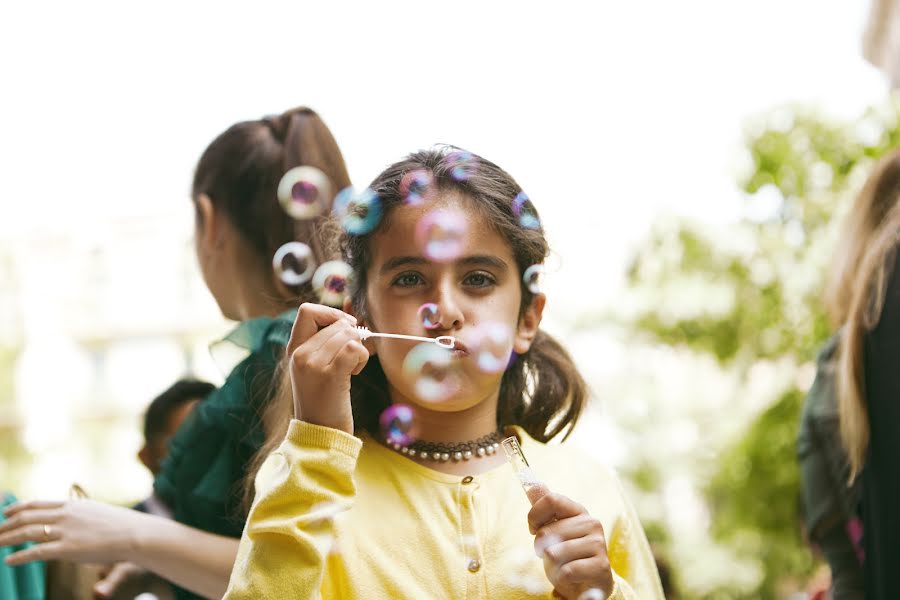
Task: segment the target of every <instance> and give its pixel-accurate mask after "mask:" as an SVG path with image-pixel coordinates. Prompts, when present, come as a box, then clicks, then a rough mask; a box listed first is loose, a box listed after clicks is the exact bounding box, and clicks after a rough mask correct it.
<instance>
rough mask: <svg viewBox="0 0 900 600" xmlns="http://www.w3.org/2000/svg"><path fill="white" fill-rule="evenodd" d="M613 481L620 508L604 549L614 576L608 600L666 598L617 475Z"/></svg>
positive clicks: (645, 537)
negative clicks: (615, 485)
mask: <svg viewBox="0 0 900 600" xmlns="http://www.w3.org/2000/svg"><path fill="white" fill-rule="evenodd" d="M616 484H617V487H618V491H619V496H620V497H621V499H622V506H623V510H622V513H621V514H620V515H619V516H618V518H617V519H616V522H615V523H613V527H612V531H608V532H607V534H606V546H607V553H608V556H609V563H610V566H611V567H612V570H613V578H614V579H615V588H614V589H613V593H612V594H610V596H609V599H608V600H632V599H635V600H665V596H664V595H663V590H662V584H661V583H660V581H659V571H658V570H657V569H656V561H655V560H654V559H653V553H652V552H651V551H650V544H649V542H647V535H646V534H645V533H644V528H643V526H641V521H640V519H638V516H637V513H636V512H635V510H634V507H633V506H632V505H631V503H630V502H629V501H628V499H627V498H626V497H625V492H624V490H623V489H622V484H621V483H620V482H619V480H618V478H616Z"/></svg>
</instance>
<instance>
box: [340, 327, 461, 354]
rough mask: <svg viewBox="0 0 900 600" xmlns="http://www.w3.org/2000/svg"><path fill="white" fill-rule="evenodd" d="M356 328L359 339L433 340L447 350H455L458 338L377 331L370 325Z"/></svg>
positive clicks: (432, 341)
mask: <svg viewBox="0 0 900 600" xmlns="http://www.w3.org/2000/svg"><path fill="white" fill-rule="evenodd" d="M356 330H357V331H358V332H359V339H360V340H361V341H365V340H367V339H369V338H373V337H380V338H392V339H395V340H412V341H414V342H431V343H434V344H437V345H438V346H440V347H441V348H446V349H447V350H453V349H454V348H455V347H456V338H455V337H453V336H449V335H442V336H439V337H436V338H430V337H422V336H418V335H404V334H402V333H377V332H375V331H370V330H369V328H368V327H357V328H356Z"/></svg>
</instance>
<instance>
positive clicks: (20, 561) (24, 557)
mask: <svg viewBox="0 0 900 600" xmlns="http://www.w3.org/2000/svg"><path fill="white" fill-rule="evenodd" d="M62 555H63V544H62V542H50V543H48V544H37V545H36V546H32V547H30V548H26V549H25V550H19V551H18V552H14V553H13V554H10V555H9V556H7V557H6V561H5V562H6V564H7V565H9V566H10V567H16V566H19V565H24V564H25V563H30V562H32V561H35V560H55V559H57V558H60V557H61V556H62Z"/></svg>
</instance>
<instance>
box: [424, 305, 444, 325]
mask: <svg viewBox="0 0 900 600" xmlns="http://www.w3.org/2000/svg"><path fill="white" fill-rule="evenodd" d="M419 320H420V321H421V322H422V325H424V326H425V329H437V328H438V327H440V325H441V309H440V308H438V305H437V304H434V303H432V302H429V303H427V304H423V305H422V306H420V307H419Z"/></svg>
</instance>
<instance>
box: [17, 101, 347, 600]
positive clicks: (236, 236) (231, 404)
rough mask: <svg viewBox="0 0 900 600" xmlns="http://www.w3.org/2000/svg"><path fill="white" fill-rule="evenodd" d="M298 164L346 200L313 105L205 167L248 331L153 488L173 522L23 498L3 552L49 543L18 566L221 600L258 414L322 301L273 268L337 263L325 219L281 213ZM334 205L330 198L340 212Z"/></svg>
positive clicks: (184, 599)
mask: <svg viewBox="0 0 900 600" xmlns="http://www.w3.org/2000/svg"><path fill="white" fill-rule="evenodd" d="M298 166H304V167H315V168H316V169H318V170H319V171H320V172H321V173H323V174H324V176H325V177H327V179H328V182H329V184H330V187H332V188H334V189H335V190H337V189H341V188H345V187H347V186H349V185H350V178H349V175H348V173H347V168H346V166H345V164H344V159H343V156H342V154H341V151H340V149H339V148H338V145H337V143H336V142H335V140H334V138H333V137H332V135H331V132H330V131H329V129H328V127H327V126H326V125H325V123H324V122H323V121H322V119H321V118H320V117H319V115H318V114H316V113H315V112H314V111H312V110H311V109H309V108H305V107H299V108H295V109H292V110H289V111H286V112H284V113H282V114H281V115H277V116H272V117H267V118H264V119H255V120H251V121H243V122H240V123H236V124H234V125H232V126H231V127H229V128H228V129H227V130H225V131H224V132H223V133H222V134H221V135H219V136H218V137H217V138H216V139H215V140H213V141H212V143H211V144H210V145H209V146H208V147H207V148H206V150H205V151H204V152H203V155H202V156H201V157H200V161H199V163H198V164H197V169H196V172H195V175H194V182H193V189H192V194H191V197H192V201H193V208H194V212H195V217H196V232H195V233H196V250H197V258H198V261H199V263H200V268H201V271H202V273H203V279H204V281H205V283H206V285H207V287H208V288H209V291H210V293H211V294H212V295H213V297H214V298H215V300H216V302H217V303H218V305H219V308H220V309H221V311H222V314H223V315H224V316H225V317H226V318H228V319H231V320H234V321H239V322H240V324H239V325H238V326H237V328H236V329H235V330H234V331H232V333H231V334H229V336H228V337H227V338H226V339H227V340H228V341H229V342H231V343H233V344H234V345H236V346H239V347H240V348H241V350H242V351H243V355H244V356H245V358H244V359H243V360H242V361H241V362H240V363H239V364H238V365H237V366H235V367H234V369H233V370H232V371H231V372H230V373H229V375H228V377H227V378H226V380H225V383H224V384H223V385H222V387H221V388H219V389H217V390H215V391H214V392H213V393H211V394H210V395H209V397H207V398H206V400H204V401H203V402H202V403H201V404H199V405H198V406H197V408H196V409H195V410H194V411H192V413H191V415H190V416H189V417H188V419H187V420H186V421H185V423H184V424H183V425H182V426H181V427H180V428H179V430H178V432H177V433H176V434H175V436H174V437H173V438H172V441H171V443H170V445H169V456H168V458H167V459H166V460H165V461H164V462H163V463H162V466H161V470H160V472H159V473H158V474H157V476H156V481H155V484H154V489H155V495H156V497H157V498H158V499H159V500H161V501H162V503H163V504H165V505H166V506H167V507H168V508H169V509H170V510H171V512H172V519H171V520H170V519H166V518H163V517H159V516H154V515H147V514H144V513H140V512H137V511H134V510H129V509H125V508H121V507H117V506H112V505H109V504H104V503H101V502H95V501H91V500H75V501H70V502H55V501H32V502H22V503H20V504H17V505H15V506H12V507H10V508H9V509H7V511H6V516H7V517H9V520H8V521H7V522H6V523H4V524H2V525H0V546H5V545H13V544H20V543H22V542H24V541H36V542H40V543H39V544H38V545H36V546H33V547H32V548H30V549H28V550H25V551H22V552H18V553H16V554H14V555H12V556H10V557H8V558H7V562H8V564H13V565H15V564H21V563H25V562H29V561H33V560H53V559H62V560H68V561H76V562H97V563H111V562H116V561H128V562H121V563H120V564H119V566H117V567H116V569H115V570H113V572H112V574H111V575H110V576H109V577H107V579H106V580H105V581H102V582H100V583H99V584H98V585H97V587H96V588H95V592H96V593H97V595H99V596H101V597H108V596H110V595H112V594H113V592H114V590H115V588H116V586H117V585H119V584H120V582H121V581H122V580H123V579H125V578H126V577H139V576H140V575H141V574H142V572H143V571H150V572H152V573H155V574H157V575H159V576H161V577H162V578H164V579H166V580H168V581H170V582H172V583H175V584H177V586H178V587H177V588H176V590H175V592H176V597H177V598H178V599H179V600H189V599H193V598H198V597H206V598H221V596H222V594H223V593H224V591H225V588H226V586H227V584H228V577H229V574H230V573H231V568H232V565H233V564H234V557H235V555H236V553H237V547H238V539H237V538H238V537H239V536H240V535H241V531H242V530H243V527H244V520H245V518H246V509H245V508H244V502H243V496H245V495H247V496H250V497H251V498H252V490H250V489H244V482H245V479H246V478H247V475H248V470H249V465H250V462H251V459H252V458H253V456H254V454H255V453H257V451H258V450H259V448H260V447H261V445H262V444H263V442H264V441H265V437H266V436H265V434H264V431H263V429H264V427H263V423H262V422H261V417H260V414H261V413H264V412H265V410H266V409H267V406H268V405H270V399H271V398H272V396H273V386H272V380H273V378H274V377H275V370H276V368H277V366H278V364H279V362H280V361H281V360H282V358H283V356H284V348H285V345H286V343H287V341H288V339H289V336H290V331H291V325H292V323H293V320H294V317H295V315H296V310H297V309H296V307H297V306H298V305H299V304H300V302H302V301H303V300H304V299H308V300H312V299H314V298H315V297H316V294H315V293H314V290H313V289H312V286H311V285H310V284H308V283H305V284H301V285H299V286H286V285H285V282H284V281H283V280H282V279H280V278H279V277H277V276H276V274H275V273H274V272H273V255H275V254H276V252H277V251H278V249H279V248H280V247H282V245H284V244H286V243H288V242H292V241H300V242H305V243H306V244H308V245H309V247H310V249H311V252H312V254H313V256H314V258H315V262H317V263H321V262H323V261H325V260H327V259H329V258H333V256H331V252H330V250H329V248H330V247H331V248H333V247H334V246H335V244H334V243H333V242H334V241H333V240H332V241H331V243H329V240H328V239H327V237H325V234H328V233H329V231H327V230H325V229H322V225H323V223H326V222H328V221H326V220H325V218H324V217H320V218H318V219H305V220H294V219H293V218H292V217H291V216H290V215H289V214H288V213H287V212H286V210H285V209H284V208H283V206H282V205H280V204H279V197H278V196H279V194H278V187H279V182H280V181H284V177H285V176H286V173H289V172H291V171H293V169H294V168H295V167H298ZM323 187H324V186H323ZM331 198H332V194H330V193H327V194H325V193H323V200H325V201H327V203H328V204H329V205H330V202H331ZM323 208H325V209H326V210H325V212H326V214H327V212H328V210H327V208H329V207H323ZM151 367H152V365H151ZM289 407H290V400H287V409H288V410H289ZM135 565H136V566H135Z"/></svg>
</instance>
